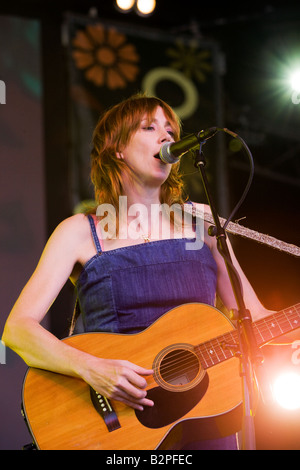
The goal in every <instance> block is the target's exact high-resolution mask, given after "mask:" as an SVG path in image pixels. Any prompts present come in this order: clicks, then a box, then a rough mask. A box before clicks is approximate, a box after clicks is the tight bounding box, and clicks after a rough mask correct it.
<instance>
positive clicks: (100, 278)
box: [76, 215, 235, 449]
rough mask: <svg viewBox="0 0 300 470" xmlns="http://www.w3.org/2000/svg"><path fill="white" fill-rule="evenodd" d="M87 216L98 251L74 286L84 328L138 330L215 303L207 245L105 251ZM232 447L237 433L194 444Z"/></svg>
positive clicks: (163, 243)
mask: <svg viewBox="0 0 300 470" xmlns="http://www.w3.org/2000/svg"><path fill="white" fill-rule="evenodd" d="M88 219H89V222H90V226H91V233H92V236H93V240H94V244H95V251H96V253H95V255H94V256H93V257H92V258H91V259H90V260H89V261H88V262H87V263H86V264H85V266H84V267H83V269H82V271H81V273H80V276H79V278H78V281H77V284H76V289H77V296H78V302H79V306H80V312H81V316H82V323H83V328H84V331H85V332H97V331H100V332H111V333H122V334H124V333H127V334H128V333H138V332H140V331H142V330H144V329H145V328H147V327H148V326H150V325H151V324H152V323H153V322H154V321H155V320H157V319H158V318H159V317H160V316H161V315H163V314H164V313H166V312H168V311H169V310H171V309H172V308H174V307H177V306H179V305H182V304H184V303H190V302H200V303H205V304H208V305H214V304H215V295H216V279H217V267H216V262H215V260H214V258H213V256H212V254H211V251H210V249H209V248H208V246H207V245H206V244H205V243H204V244H202V247H201V249H187V248H191V245H187V243H192V242H193V241H192V240H189V239H185V238H184V239H168V240H158V241H153V242H149V243H142V244H138V245H133V246H127V247H122V248H117V249H113V250H109V251H102V249H101V244H100V241H99V239H98V236H97V233H96V227H95V222H94V218H93V216H91V215H89V216H88ZM234 446H235V436H234V437H233V441H232V438H231V437H230V438H229V440H228V438H225V440H224V438H223V439H221V440H217V441H216V440H214V441H210V442H207V441H201V442H198V443H196V444H195V443H194V444H193V445H192V448H195V449H218V448H222V449H224V448H235V447H234ZM188 448H190V447H187V449H188Z"/></svg>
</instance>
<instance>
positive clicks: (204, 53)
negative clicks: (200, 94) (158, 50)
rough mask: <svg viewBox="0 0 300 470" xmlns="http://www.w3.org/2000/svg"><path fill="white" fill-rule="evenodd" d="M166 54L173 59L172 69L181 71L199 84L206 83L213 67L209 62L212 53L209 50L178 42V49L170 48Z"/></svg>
mask: <svg viewBox="0 0 300 470" xmlns="http://www.w3.org/2000/svg"><path fill="white" fill-rule="evenodd" d="M166 54H167V55H168V56H169V57H171V58H172V59H173V62H172V63H171V64H170V66H171V67H172V68H175V69H178V70H181V71H182V72H183V73H184V74H185V76H186V77H188V78H190V79H192V78H196V80H198V81H199V82H205V81H206V74H207V73H210V72H211V71H212V66H211V64H210V63H208V62H207V59H210V56H211V53H210V51H209V50H199V49H198V47H197V45H193V44H190V45H189V46H187V45H185V44H183V43H182V42H181V41H177V48H176V49H175V48H169V49H168V50H167V51H166Z"/></svg>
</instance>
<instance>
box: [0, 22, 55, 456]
mask: <svg viewBox="0 0 300 470" xmlns="http://www.w3.org/2000/svg"><path fill="white" fill-rule="evenodd" d="M40 55H41V49H40V23H39V21H37V20H32V19H22V18H17V17H9V16H7V17H5V16H3V17H2V16H0V80H1V81H2V83H4V84H5V100H3V101H2V100H1V104H0V163H1V170H0V181H1V183H0V259H1V267H0V298H1V310H0V338H1V336H2V331H3V327H4V323H5V321H6V318H7V315H8V314H9V312H10V310H11V308H12V306H13V304H14V302H15V301H16V299H17V297H18V295H19V293H20V291H21V289H22V288H23V286H24V284H25V283H26V281H27V280H28V278H29V276H30V275H31V273H32V271H33V270H34V268H35V266H36V264H37V262H38V259H39V257H40V254H41V251H42V248H43V245H44V243H45V240H46V227H45V225H46V214H45V182H44V144H43V132H44V129H43V108H42V94H43V90H42V79H41V75H42V74H41V60H40ZM45 326H46V325H45ZM26 369H27V367H26V365H25V363H24V362H23V361H22V359H21V358H20V357H19V356H17V355H16V354H15V353H13V352H12V351H11V350H9V349H8V348H5V347H4V345H2V344H1V343H0V449H2V450H15V449H21V448H22V446H23V445H25V444H28V443H29V442H30V440H31V437H30V436H29V433H28V432H27V429H26V426H25V424H24V420H23V417H22V416H21V390H22V382H23V378H24V375H25V372H26Z"/></svg>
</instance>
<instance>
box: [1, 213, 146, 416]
mask: <svg viewBox="0 0 300 470" xmlns="http://www.w3.org/2000/svg"><path fill="white" fill-rule="evenodd" d="M89 233H90V232H89V226H88V222H87V221H86V219H85V218H84V216H83V215H81V214H79V215H76V216H73V217H70V218H69V219H66V220H65V221H64V222H62V223H61V224H60V225H59V226H58V227H57V228H56V230H55V231H54V232H53V234H52V236H51V237H50V239H49V241H48V243H47V245H46V247H45V249H44V251H43V254H42V256H41V259H40V261H39V263H38V266H37V268H36V269H35V271H34V273H33V275H32V276H31V278H30V280H29V281H28V283H27V284H26V286H25V287H24V289H23V290H22V292H21V294H20V296H19V298H18V300H17V302H16V303H15V305H14V307H13V309H12V311H11V313H10V315H9V317H8V319H7V322H6V325H5V328H4V332H3V337H2V341H3V342H4V343H5V345H6V346H8V347H9V348H11V349H12V350H14V351H15V352H16V353H17V354H19V355H20V356H21V357H22V358H23V360H24V361H25V362H26V363H27V364H28V365H29V366H31V367H37V368H41V369H46V370H50V371H53V372H57V373H61V374H65V375H69V376H73V377H81V378H82V379H83V380H85V381H86V382H87V383H88V384H89V385H91V386H92V387H93V388H94V389H95V390H97V391H98V392H99V393H102V394H103V395H105V396H107V397H108V398H115V399H118V400H121V401H123V402H124V403H126V404H128V405H129V406H133V407H135V408H137V409H141V408H142V407H143V405H152V402H151V401H150V400H147V399H146V398H145V397H146V392H145V391H144V390H143V388H145V386H146V380H145V378H143V377H142V376H141V375H149V374H151V373H152V371H148V370H146V369H144V368H141V367H139V366H137V365H135V364H132V363H129V362H127V361H122V360H120V361H117V360H111V361H110V360H105V359H101V358H97V357H95V356H92V355H90V354H87V353H85V352H82V351H79V350H77V349H75V348H73V347H72V346H69V345H67V344H66V343H64V342H63V341H60V340H59V339H58V338H56V337H55V336H54V335H53V334H52V333H50V332H49V331H47V330H46V329H45V328H43V327H42V326H41V324H40V323H41V321H42V320H43V318H44V316H45V315H46V313H47V311H48V310H49V308H50V306H51V304H52V303H53V301H54V300H55V298H56V297H57V295H58V294H59V292H60V290H61V289H62V287H63V286H64V284H65V283H66V281H67V280H68V278H69V276H70V275H71V273H72V270H73V267H74V266H75V264H76V263H77V261H78V247H79V246H81V244H82V243H84V241H85V240H86V237H87V236H89Z"/></svg>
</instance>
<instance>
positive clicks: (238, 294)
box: [194, 141, 262, 450]
mask: <svg viewBox="0 0 300 470" xmlns="http://www.w3.org/2000/svg"><path fill="white" fill-rule="evenodd" d="M204 143H205V141H204V142H202V143H201V144H200V148H199V152H194V153H195V163H194V165H195V167H196V168H198V169H199V170H200V173H201V178H202V182H203V186H204V190H205V193H206V196H207V200H208V203H209V206H210V208H211V213H212V216H213V220H214V223H215V226H211V227H209V232H208V233H209V235H210V236H215V237H216V239H217V247H218V251H219V252H220V254H221V255H222V257H223V258H224V261H225V264H226V268H227V271H228V274H229V278H230V282H231V285H232V288H233V292H234V296H235V299H236V303H237V306H238V309H237V311H235V312H234V319H235V320H236V321H237V332H238V339H239V345H238V346H239V351H238V354H237V355H238V357H239V359H240V374H241V378H242V390H243V428H242V437H243V440H242V449H243V450H255V448H256V443H255V429H254V411H253V402H254V387H253V385H254V371H253V365H254V364H259V363H262V356H261V353H260V352H259V351H258V347H257V344H256V339H255V336H254V332H253V328H252V319H251V314H250V312H249V310H248V309H246V306H245V303H244V299H243V293H242V287H241V282H240V278H239V275H238V273H237V271H236V269H235V268H234V266H233V264H232V260H231V256H230V253H229V249H228V244H227V241H226V233H225V230H224V229H223V227H222V226H221V224H220V220H219V217H218V214H217V212H216V208H215V206H214V202H213V198H212V196H211V192H210V188H209V183H208V180H207V176H206V172H205V165H206V161H205V157H204V155H203V152H202V146H203V144H204Z"/></svg>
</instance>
